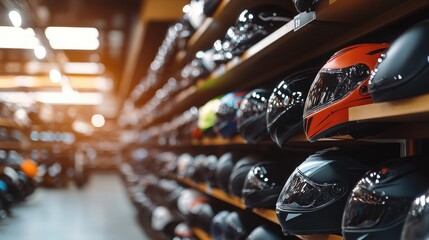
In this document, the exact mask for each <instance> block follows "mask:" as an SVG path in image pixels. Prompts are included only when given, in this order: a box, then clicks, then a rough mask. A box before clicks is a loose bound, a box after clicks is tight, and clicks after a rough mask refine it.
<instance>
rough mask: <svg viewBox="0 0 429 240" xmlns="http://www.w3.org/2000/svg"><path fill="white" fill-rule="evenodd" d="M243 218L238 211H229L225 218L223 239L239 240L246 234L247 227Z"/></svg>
mask: <svg viewBox="0 0 429 240" xmlns="http://www.w3.org/2000/svg"><path fill="white" fill-rule="evenodd" d="M245 221H246V220H245V218H244V216H241V215H240V214H239V213H238V212H230V213H229V214H228V216H226V218H225V223H224V224H225V232H224V233H225V235H224V236H225V238H224V239H225V240H226V239H228V240H240V239H243V238H245V237H246V236H247V235H248V231H249V229H247V228H246V226H245Z"/></svg>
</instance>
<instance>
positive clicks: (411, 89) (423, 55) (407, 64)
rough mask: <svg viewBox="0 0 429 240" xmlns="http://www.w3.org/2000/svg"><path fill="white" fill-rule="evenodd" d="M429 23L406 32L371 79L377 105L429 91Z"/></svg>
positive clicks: (372, 92)
mask: <svg viewBox="0 0 429 240" xmlns="http://www.w3.org/2000/svg"><path fill="white" fill-rule="evenodd" d="M428 41H429V20H426V21H423V22H420V23H418V24H417V25H415V26H413V27H412V28H410V29H408V30H407V31H405V32H404V33H403V34H402V35H401V36H399V37H398V38H397V39H396V40H395V41H394V42H393V43H392V45H391V46H390V47H389V49H388V50H387V52H386V53H385V54H383V55H382V56H381V58H380V60H379V62H378V63H377V65H376V66H375V69H374V71H373V72H372V75H371V78H370V80H369V90H370V94H371V97H372V99H373V100H374V102H382V101H389V100H395V99H402V98H407V97H412V96H417V95H421V94H423V93H427V92H429V90H428V89H429V81H428V79H429V63H428V55H429V46H428V44H427V43H428Z"/></svg>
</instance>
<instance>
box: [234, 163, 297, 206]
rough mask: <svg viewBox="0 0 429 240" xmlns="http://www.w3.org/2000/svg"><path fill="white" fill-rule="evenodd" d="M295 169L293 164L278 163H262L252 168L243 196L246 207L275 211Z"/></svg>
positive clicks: (245, 182) (245, 183) (246, 179)
mask: <svg viewBox="0 0 429 240" xmlns="http://www.w3.org/2000/svg"><path fill="white" fill-rule="evenodd" d="M288 165H289V166H288ZM294 168H295V166H294V165H292V164H291V163H289V164H286V163H276V162H261V163H257V164H255V165H254V166H253V167H251V168H250V171H249V172H248V173H247V176H246V178H245V180H244V185H243V190H242V194H241V195H242V197H243V200H244V204H245V205H246V207H247V208H272V209H275V207H276V202H277V198H278V197H279V194H280V192H281V190H282V188H283V186H284V184H285V183H286V180H287V178H288V176H289V175H290V174H291V173H292V172H293V170H294Z"/></svg>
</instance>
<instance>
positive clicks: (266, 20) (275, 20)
mask: <svg viewBox="0 0 429 240" xmlns="http://www.w3.org/2000/svg"><path fill="white" fill-rule="evenodd" d="M290 16H292V14H290V13H288V12H287V11H286V10H285V9H283V8H282V7H279V6H258V7H254V8H250V9H245V10H243V11H242V12H241V13H240V15H239V17H238V18H237V20H236V22H235V24H234V26H232V27H230V28H229V29H228V30H227V32H226V35H225V37H224V39H223V40H219V41H217V42H215V44H214V46H213V48H214V50H215V51H216V52H218V53H219V54H220V55H222V56H223V58H222V59H218V61H220V62H222V61H223V62H226V61H229V60H230V59H232V58H234V57H235V56H240V55H241V54H242V53H243V52H244V51H246V50H247V49H248V48H250V47H251V46H253V45H254V44H256V43H257V42H259V41H260V40H262V39H263V38H265V37H266V36H268V35H269V34H271V33H272V32H274V31H275V30H277V29H279V28H280V27H281V26H283V25H285V24H286V23H287V22H289V21H290V20H291V17H290Z"/></svg>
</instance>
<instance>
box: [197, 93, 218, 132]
mask: <svg viewBox="0 0 429 240" xmlns="http://www.w3.org/2000/svg"><path fill="white" fill-rule="evenodd" d="M220 105H221V100H220V99H219V98H214V99H212V100H210V101H208V102H207V103H205V104H204V105H203V106H202V107H200V109H199V110H198V122H197V126H198V128H199V129H200V130H201V131H202V132H203V135H204V136H206V137H214V136H216V134H215V132H214V131H213V126H214V124H215V121H216V113H217V112H218V110H219V106H220Z"/></svg>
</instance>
